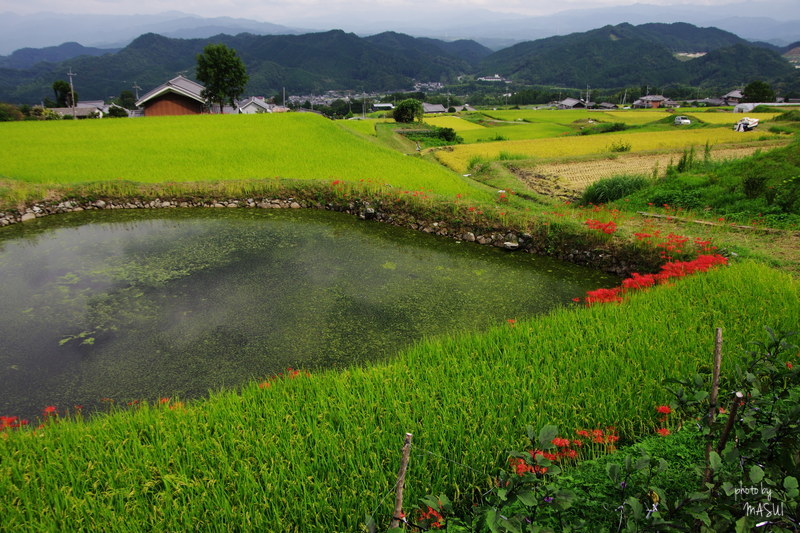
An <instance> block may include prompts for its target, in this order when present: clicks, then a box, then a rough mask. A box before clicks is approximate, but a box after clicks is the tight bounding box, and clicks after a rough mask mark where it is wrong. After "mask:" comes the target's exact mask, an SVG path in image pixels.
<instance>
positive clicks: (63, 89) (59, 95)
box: [53, 80, 78, 107]
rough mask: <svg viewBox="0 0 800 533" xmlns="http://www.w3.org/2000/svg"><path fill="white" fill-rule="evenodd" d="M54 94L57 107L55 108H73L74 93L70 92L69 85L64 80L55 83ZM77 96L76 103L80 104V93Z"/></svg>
mask: <svg viewBox="0 0 800 533" xmlns="http://www.w3.org/2000/svg"><path fill="white" fill-rule="evenodd" d="M53 92H54V93H55V95H56V105H55V107H72V104H73V102H72V95H73V92H72V90H70V86H69V83H67V82H66V81H64V80H56V81H54V82H53ZM74 94H75V102H74V103H76V104H77V103H78V93H77V92H76V93H74Z"/></svg>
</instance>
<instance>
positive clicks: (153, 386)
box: [0, 209, 615, 417]
mask: <svg viewBox="0 0 800 533" xmlns="http://www.w3.org/2000/svg"><path fill="white" fill-rule="evenodd" d="M613 284H615V282H614V280H612V279H611V278H610V277H609V276H606V275H604V274H601V273H598V272H594V271H591V270H588V269H585V268H580V267H576V266H573V265H568V264H564V263H559V262H556V261H553V260H550V259H547V258H538V257H534V256H531V255H528V254H511V253H508V252H504V251H502V250H498V249H496V248H490V247H485V246H478V245H472V244H466V243H457V242H455V241H453V240H450V239H444V238H438V237H435V236H431V235H425V234H421V233H417V232H413V231H410V230H405V229H401V228H395V227H392V226H388V225H383V224H378V223H370V222H360V221H357V220H355V219H354V218H353V217H350V216H346V215H341V214H337V213H330V212H324V211H305V210H304V211H294V210H292V211H289V210H244V209H237V210H175V211H147V212H143V211H126V212H113V213H111V212H95V213H81V214H77V213H76V214H72V215H64V216H62V217H51V218H48V219H41V220H38V221H35V222H33V223H26V224H19V225H16V226H14V227H9V228H4V229H3V230H0V383H3V387H2V388H0V414H4V415H20V416H27V417H34V416H36V414H38V413H40V412H41V409H42V407H43V406H45V405H56V406H58V407H59V409H65V408H71V407H72V406H74V405H78V404H80V405H83V406H85V408H87V409H90V408H91V407H92V406H96V405H97V402H98V401H99V400H100V399H101V398H113V399H114V400H115V401H117V402H118V403H119V402H126V401H130V400H133V399H148V400H153V399H156V398H159V397H164V396H176V395H177V396H181V397H184V398H188V397H196V396H201V395H203V394H206V393H207V392H208V391H209V390H213V389H218V388H221V387H232V386H237V385H239V384H242V383H243V382H246V381H248V380H249V379H258V378H263V377H265V376H268V375H271V374H273V373H276V372H280V371H282V370H285V369H286V368H287V367H290V366H291V367H302V368H307V369H315V368H323V367H342V366H346V365H350V364H353V363H357V362H362V361H368V360H376V359H380V358H385V357H387V356H390V355H391V354H393V353H396V352H397V350H398V349H399V348H401V347H402V346H404V345H407V344H408V343H411V342H414V341H417V340H419V339H421V338H423V337H425V336H429V335H436V334H442V333H449V332H452V331H457V330H461V331H464V330H477V329H482V328H486V327H489V326H491V325H495V324H498V323H501V322H504V321H505V320H506V319H508V318H522V317H526V316H531V315H534V314H536V313H541V312H544V311H547V310H549V309H551V308H553V307H554V306H557V305H562V304H564V303H566V302H569V301H570V299H571V298H573V297H575V296H580V295H582V294H583V292H584V291H585V290H588V289H593V288H596V287H598V286H603V285H606V286H608V285H613Z"/></svg>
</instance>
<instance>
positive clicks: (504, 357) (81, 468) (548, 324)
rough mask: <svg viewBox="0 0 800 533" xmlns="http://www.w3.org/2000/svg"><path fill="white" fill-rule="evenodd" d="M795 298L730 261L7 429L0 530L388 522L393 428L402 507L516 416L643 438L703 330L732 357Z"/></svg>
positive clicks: (794, 308) (488, 457) (450, 489)
mask: <svg viewBox="0 0 800 533" xmlns="http://www.w3.org/2000/svg"><path fill="white" fill-rule="evenodd" d="M799 291H800V286H798V282H797V280H794V279H792V278H791V277H789V276H788V275H786V274H781V273H779V272H776V271H774V270H770V269H768V268H766V267H763V266H759V265H756V264H753V263H743V264H737V265H735V266H732V267H729V268H723V269H720V270H717V271H713V272H710V273H708V274H706V275H699V276H695V277H693V278H690V279H685V280H681V281H678V282H677V283H675V284H674V285H671V286H665V287H659V288H657V289H654V290H651V291H648V292H646V293H639V294H636V295H634V296H633V297H632V298H630V300H629V301H627V302H625V303H623V304H621V305H604V306H596V307H592V308H573V309H564V310H561V311H557V312H555V313H553V314H551V315H549V316H547V317H544V318H539V319H534V320H526V321H520V322H518V323H517V324H516V325H515V326H514V327H511V326H508V327H501V328H496V329H493V330H491V331H488V332H484V333H480V334H472V335H462V336H459V337H455V338H441V339H437V340H431V341H428V342H425V343H421V344H419V345H417V346H415V347H413V348H411V349H409V350H406V351H405V352H404V353H402V354H400V355H398V357H396V358H395V359H394V360H392V361H390V362H387V363H382V364H377V365H370V366H368V367H366V368H353V369H350V370H347V371H344V372H323V373H320V374H318V375H312V376H310V377H306V376H304V375H302V374H300V375H298V376H297V377H295V378H294V379H283V380H276V381H274V382H273V383H272V385H271V386H269V387H264V388H259V386H258V385H257V384H255V383H254V384H252V385H250V386H248V387H246V388H245V389H244V390H243V391H241V394H236V393H231V392H224V393H219V394H214V395H212V397H211V398H210V399H208V400H205V401H202V402H197V403H193V404H189V405H186V406H178V404H176V403H175V401H174V400H173V401H171V402H170V404H163V405H160V406H149V407H148V406H142V407H141V408H140V409H138V410H135V411H133V412H126V413H117V414H113V415H111V416H108V417H100V418H98V419H97V420H94V421H91V422H89V423H65V424H51V425H47V426H46V427H45V428H44V429H43V430H39V431H37V432H36V433H35V434H33V433H31V432H29V431H25V432H12V433H9V434H7V435H6V436H5V437H4V438H2V439H0V457H2V458H3V462H2V474H3V475H2V476H0V493H2V494H3V496H4V497H3V499H2V503H1V504H0V511H2V516H3V524H4V526H6V527H8V528H10V529H12V530H15V531H23V530H30V531H42V530H62V531H64V530H77V529H80V528H82V527H88V528H92V527H93V526H96V525H98V524H103V527H104V528H106V529H117V530H127V529H138V530H141V529H148V528H155V529H159V530H172V531H176V530H186V529H196V528H200V529H212V528H223V529H226V528H234V529H235V528H243V529H261V530H269V531H357V530H358V529H359V527H360V524H362V523H363V520H364V516H365V515H366V514H369V513H372V512H373V511H375V510H376V509H377V515H376V518H377V520H378V523H383V524H385V523H386V522H388V518H389V513H390V509H391V507H392V503H391V501H390V500H391V498H385V499H384V496H386V494H387V493H389V492H390V490H391V487H392V485H393V483H394V475H395V473H396V468H397V461H398V454H399V447H400V443H401V441H402V434H403V433H404V432H406V431H409V432H412V433H414V435H415V443H416V448H415V450H416V452H415V453H414V454H413V457H412V462H411V470H410V474H409V477H408V481H407V493H406V498H407V500H406V501H407V502H412V503H409V505H413V502H416V501H417V500H418V498H419V497H421V496H422V495H424V494H425V493H426V492H429V491H433V492H439V491H443V492H446V493H448V494H451V495H454V496H459V495H460V496H462V497H467V499H469V495H470V494H471V493H472V491H473V490H481V491H485V490H486V489H487V480H488V477H489V476H490V475H491V473H492V472H493V468H494V467H496V466H497V465H500V464H502V463H503V462H504V454H505V453H506V452H507V450H509V449H510V448H513V447H515V446H521V445H523V439H524V435H525V426H527V425H533V426H537V425H541V424H544V423H548V422H554V423H557V424H559V426H560V427H561V428H563V429H564V430H565V431H569V430H570V429H572V428H576V429H577V428H594V427H604V426H606V425H609V424H614V425H616V426H617V428H619V430H620V432H621V434H622V436H623V439H625V440H628V439H630V438H634V437H637V436H639V435H645V434H649V433H651V432H652V430H653V427H654V424H655V421H654V419H653V406H655V405H656V404H660V403H663V402H664V401H665V400H666V399H667V394H666V392H665V390H664V389H663V387H662V385H661V380H662V379H663V378H665V377H668V376H675V375H679V374H685V373H687V372H691V371H694V370H695V369H696V368H697V367H698V366H702V365H705V364H707V362H708V361H709V359H710V354H711V352H712V335H711V332H712V329H713V327H715V326H720V327H723V328H724V329H725V334H726V346H727V347H728V348H727V349H726V356H727V357H737V356H738V355H739V354H740V353H741V352H740V349H741V348H742V347H743V346H744V343H745V342H746V341H748V340H750V339H752V338H756V337H758V336H759V335H760V332H761V327H762V325H764V324H769V325H770V326H772V327H775V328H785V329H790V328H794V327H796V325H797V323H798V321H799V320H800V308H799V307H798V305H797V302H798V298H800V292H799ZM168 406H169V407H175V408H174V409H168V408H167V407H168ZM423 450H427V451H429V452H432V453H433V454H437V455H431V454H427V453H425V452H424V451H423ZM439 456H444V457H445V458H446V459H449V460H453V461H458V462H459V463H462V464H465V465H468V466H470V467H472V468H475V469H476V471H473V470H470V469H468V468H465V467H463V466H461V465H459V464H455V463H452V462H449V461H447V460H445V459H442V458H440V457H439Z"/></svg>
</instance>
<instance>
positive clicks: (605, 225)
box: [585, 218, 617, 235]
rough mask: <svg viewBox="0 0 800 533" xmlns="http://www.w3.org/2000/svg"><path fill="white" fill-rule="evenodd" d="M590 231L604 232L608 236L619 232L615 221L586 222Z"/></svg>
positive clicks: (591, 220)
mask: <svg viewBox="0 0 800 533" xmlns="http://www.w3.org/2000/svg"><path fill="white" fill-rule="evenodd" d="M585 224H586V225H587V226H589V229H594V230H598V231H602V232H603V233H606V234H608V235H611V234H612V233H614V232H615V231H617V223H616V222H614V221H613V220H612V221H610V222H600V221H599V220H594V219H591V218H590V219H589V220H587V221H586V222H585Z"/></svg>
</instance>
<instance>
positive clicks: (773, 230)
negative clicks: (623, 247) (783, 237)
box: [636, 211, 800, 237]
mask: <svg viewBox="0 0 800 533" xmlns="http://www.w3.org/2000/svg"><path fill="white" fill-rule="evenodd" d="M636 214H637V215H641V216H643V217H649V218H661V219H665V220H669V221H673V222H682V223H687V224H700V225H702V226H713V227H716V228H734V229H742V230H747V231H761V232H764V233H776V234H783V233H789V234H791V235H794V236H795V237H800V232H798V231H795V232H789V231H787V230H782V229H776V228H759V227H758V226H748V225H746V224H720V223H719V222H711V221H709V220H697V219H692V218H681V217H676V216H673V215H660V214H658V213H648V212H647V211H637V212H636Z"/></svg>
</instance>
